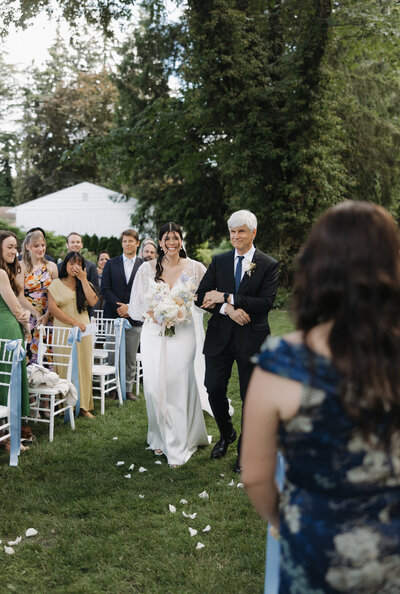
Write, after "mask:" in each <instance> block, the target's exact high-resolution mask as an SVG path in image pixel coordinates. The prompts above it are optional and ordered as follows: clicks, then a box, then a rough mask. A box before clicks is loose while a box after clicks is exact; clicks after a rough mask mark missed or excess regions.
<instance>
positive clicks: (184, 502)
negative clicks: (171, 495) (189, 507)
mask: <svg viewBox="0 0 400 594" xmlns="http://www.w3.org/2000/svg"><path fill="white" fill-rule="evenodd" d="M179 503H182V504H183V505H186V504H187V501H186V499H181V500H180V502H179Z"/></svg>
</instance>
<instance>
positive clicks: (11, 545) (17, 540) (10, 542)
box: [7, 536, 22, 547]
mask: <svg viewBox="0 0 400 594" xmlns="http://www.w3.org/2000/svg"><path fill="white" fill-rule="evenodd" d="M21 540H22V536H17V538H16V539H15V540H9V541H8V543H7V544H9V545H10V547H13V546H14V545H17V544H19V543H20V542H21Z"/></svg>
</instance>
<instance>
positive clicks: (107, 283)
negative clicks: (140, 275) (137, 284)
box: [101, 254, 143, 326]
mask: <svg viewBox="0 0 400 594" xmlns="http://www.w3.org/2000/svg"><path fill="white" fill-rule="evenodd" d="M141 264H143V260H142V259H141V258H136V260H135V264H134V265H133V269H132V273H131V276H130V279H129V283H127V282H126V278H125V270H124V259H123V257H122V254H121V256H117V257H116V258H111V260H108V261H107V262H106V265H105V266H104V270H103V274H102V276H101V294H102V295H103V297H104V300H105V304H104V317H105V318H118V317H119V316H118V314H117V309H118V307H119V305H117V302H118V301H119V302H120V303H129V299H130V296H131V289H132V283H133V279H134V278H135V275H136V272H137V270H138V268H139V266H140V265H141ZM128 320H129V322H130V323H131V325H132V326H141V325H142V322H137V321H136V320H132V319H131V318H128Z"/></svg>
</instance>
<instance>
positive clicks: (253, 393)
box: [246, 367, 302, 421]
mask: <svg viewBox="0 0 400 594" xmlns="http://www.w3.org/2000/svg"><path fill="white" fill-rule="evenodd" d="M301 390H302V385H301V383H300V382H298V381H295V380H292V379H289V378H286V377H282V376H280V375H277V374H275V373H271V372H270V371H265V370H263V369H260V368H259V367H257V368H256V369H255V370H254V373H253V376H252V378H251V382H250V385H249V391H248V394H247V396H246V400H247V399H248V398H249V396H250V398H249V400H250V399H254V400H256V401H257V407H258V409H259V410H260V411H264V413H266V414H269V413H270V412H271V411H273V410H275V411H276V412H277V414H278V416H279V418H280V419H281V420H282V421H287V420H288V419H291V418H292V417H293V416H294V415H295V414H296V413H297V411H298V410H299V407H300V403H301Z"/></svg>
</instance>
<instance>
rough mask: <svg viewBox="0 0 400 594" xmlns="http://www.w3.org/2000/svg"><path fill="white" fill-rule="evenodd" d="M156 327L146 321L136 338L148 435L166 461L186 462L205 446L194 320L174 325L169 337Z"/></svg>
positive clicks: (173, 462) (205, 436) (150, 444)
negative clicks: (140, 361) (172, 332)
mask: <svg viewBox="0 0 400 594" xmlns="http://www.w3.org/2000/svg"><path fill="white" fill-rule="evenodd" d="M159 332H160V326H159V325H158V324H154V323H151V322H148V321H146V322H145V323H144V325H143V329H142V334H141V339H140V344H141V347H140V349H141V354H142V364H143V386H144V393H145V397H146V406H147V415H148V421H149V427H148V433H147V439H148V443H149V446H150V447H151V449H153V450H156V449H160V450H162V451H163V452H164V454H165V455H166V456H167V458H168V463H169V464H184V463H185V462H187V461H188V460H189V458H190V456H191V455H192V454H193V453H194V452H195V451H196V449H197V447H198V446H202V445H208V439H207V433H206V427H205V424H204V418H203V411H202V408H201V403H200V397H199V392H198V388H197V383H196V377H195V372H194V356H195V350H196V339H195V331H194V325H193V323H192V322H191V323H189V324H184V325H180V326H177V327H176V328H175V335H174V336H172V337H162V336H160V335H159Z"/></svg>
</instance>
